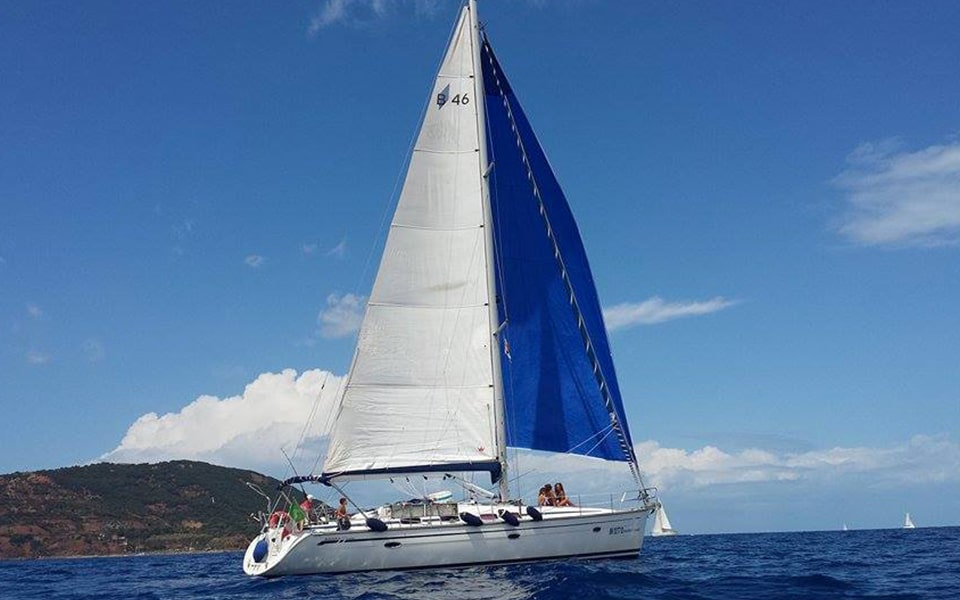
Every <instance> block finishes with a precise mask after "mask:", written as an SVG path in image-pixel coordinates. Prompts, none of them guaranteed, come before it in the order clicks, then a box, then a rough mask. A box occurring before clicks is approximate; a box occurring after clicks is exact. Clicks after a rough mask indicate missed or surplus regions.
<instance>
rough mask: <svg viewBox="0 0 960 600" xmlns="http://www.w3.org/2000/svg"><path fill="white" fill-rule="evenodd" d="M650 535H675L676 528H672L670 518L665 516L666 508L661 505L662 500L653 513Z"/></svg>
mask: <svg viewBox="0 0 960 600" xmlns="http://www.w3.org/2000/svg"><path fill="white" fill-rule="evenodd" d="M650 535H652V536H654V537H660V536H664V535H677V530H676V529H674V528H673V525H671V524H670V519H669V518H668V517H667V509H666V508H664V507H663V502H661V503H660V507H659V508H657V511H656V513H654V517H653V528H652V529H651V530H650Z"/></svg>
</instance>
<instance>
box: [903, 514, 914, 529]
mask: <svg viewBox="0 0 960 600" xmlns="http://www.w3.org/2000/svg"><path fill="white" fill-rule="evenodd" d="M903 528H904V529H916V528H917V526H916V525H914V524H913V519H911V518H910V513H907V516H906V517H904V519H903Z"/></svg>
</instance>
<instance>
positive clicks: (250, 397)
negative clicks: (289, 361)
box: [100, 369, 342, 472]
mask: <svg viewBox="0 0 960 600" xmlns="http://www.w3.org/2000/svg"><path fill="white" fill-rule="evenodd" d="M341 384H342V378H341V377H338V376H336V375H332V374H331V373H329V372H327V371H321V370H319V369H315V370H310V371H304V372H303V373H301V374H300V375H298V374H297V372H296V371H294V370H293V369H286V370H284V371H282V372H280V373H264V374H262V375H260V376H259V377H257V379H256V380H255V381H253V382H252V383H250V384H249V385H247V386H246V388H245V389H244V390H243V393H242V394H241V395H239V396H231V397H227V398H219V397H216V396H200V397H198V398H197V399H196V400H194V401H193V402H191V403H189V404H188V405H186V406H185V407H183V408H182V409H181V410H179V411H177V412H172V413H167V414H165V415H158V414H156V413H153V412H151V413H147V414H145V415H143V416H141V417H140V418H139V419H137V420H136V421H135V422H134V423H133V424H132V425H130V427H129V428H128V429H127V432H126V434H125V435H124V436H123V439H122V440H121V441H120V444H119V445H118V446H117V447H116V448H114V449H113V450H111V451H110V452H108V453H106V454H104V455H103V456H101V457H100V459H101V460H104V461H110V462H156V461H163V460H174V459H191V460H202V461H207V462H212V463H216V464H222V465H229V466H237V467H244V468H254V469H262V470H266V471H267V472H277V471H278V470H281V471H282V470H283V463H284V462H285V461H284V459H283V455H282V452H281V448H284V449H286V450H287V451H292V450H294V449H295V448H297V447H299V448H301V449H308V450H307V451H306V452H305V453H304V454H305V455H304V456H303V460H305V461H307V470H309V468H310V467H311V466H312V464H313V463H314V462H315V461H316V459H317V457H318V455H316V452H310V451H309V449H310V448H312V449H313V450H314V451H316V444H317V442H318V440H319V439H320V438H321V437H322V436H324V435H326V434H327V432H328V429H329V426H330V423H331V417H332V414H331V413H332V411H333V410H334V408H335V406H336V405H337V401H338V398H339V395H340V393H341V389H340V388H341ZM298 441H299V443H298ZM293 458H294V459H295V460H296V458H297V456H296V454H294V455H293Z"/></svg>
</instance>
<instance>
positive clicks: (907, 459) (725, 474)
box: [511, 435, 960, 502]
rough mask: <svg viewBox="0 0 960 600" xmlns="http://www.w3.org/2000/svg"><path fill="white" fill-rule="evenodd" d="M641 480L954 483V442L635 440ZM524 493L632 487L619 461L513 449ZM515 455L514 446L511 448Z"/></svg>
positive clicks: (687, 489)
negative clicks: (780, 445) (801, 447)
mask: <svg viewBox="0 0 960 600" xmlns="http://www.w3.org/2000/svg"><path fill="white" fill-rule="evenodd" d="M634 449H635V451H636V453H637V457H638V460H639V461H640V469H641V472H642V473H643V476H644V480H645V481H644V483H645V484H646V485H648V486H655V487H657V488H658V489H659V490H660V491H661V492H662V493H664V492H665V493H666V494H667V495H668V496H671V497H677V496H685V497H699V496H702V495H703V494H707V495H710V494H712V493H713V492H715V491H716V490H719V489H725V490H726V489H729V488H730V486H735V487H736V488H737V489H740V490H742V492H743V495H744V496H747V495H750V494H754V493H757V486H764V485H766V486H769V485H771V484H789V485H792V486H804V485H807V486H810V487H814V488H821V487H822V488H827V487H837V486H852V487H862V488H877V489H889V490H897V489H902V488H904V487H908V486H916V485H930V484H940V483H960V444H958V443H956V442H954V441H952V440H951V439H950V438H949V437H947V436H924V435H918V436H915V437H913V438H912V439H910V440H909V441H908V442H906V443H903V444H899V445H896V446H892V447H888V448H870V447H854V448H843V447H836V448H830V449H824V450H811V451H808V452H799V453H781V452H775V451H770V450H767V449H761V448H748V449H744V450H740V451H737V452H730V451H725V450H723V449H720V448H718V447H715V446H712V445H708V446H704V447H702V448H697V449H693V450H688V449H684V448H669V447H663V446H661V445H660V444H659V443H658V442H656V441H652V440H648V441H644V442H640V443H638V444H635V446H634ZM517 454H518V456H519V464H520V467H521V469H520V470H521V472H522V473H523V475H524V477H523V480H524V481H522V482H521V484H520V487H521V491H522V493H524V494H525V495H526V496H531V495H533V494H535V492H536V489H537V488H538V487H539V486H540V485H542V483H543V482H545V481H558V480H559V481H563V482H564V484H566V487H567V489H568V490H570V489H575V490H577V493H578V494H580V495H581V496H582V500H583V501H584V502H588V501H589V498H591V497H593V498H595V499H600V500H602V499H604V498H607V497H608V494H609V492H610V491H616V490H627V489H630V487H631V485H632V481H631V479H630V476H629V471H628V470H627V468H626V466H625V465H624V464H623V463H615V462H607V461H601V460H597V459H592V458H585V457H581V456H574V455H569V454H561V455H556V454H546V453H540V452H531V451H519V452H518V453H517ZM511 456H513V453H511Z"/></svg>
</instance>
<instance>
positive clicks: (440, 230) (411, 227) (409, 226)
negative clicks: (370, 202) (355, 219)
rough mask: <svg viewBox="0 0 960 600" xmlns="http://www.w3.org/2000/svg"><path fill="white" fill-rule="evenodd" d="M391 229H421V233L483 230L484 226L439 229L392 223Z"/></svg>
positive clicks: (455, 226) (453, 226)
mask: <svg viewBox="0 0 960 600" xmlns="http://www.w3.org/2000/svg"><path fill="white" fill-rule="evenodd" d="M390 228H391V229H393V228H397V229H419V230H421V231H437V232H443V231H469V230H471V229H482V228H483V225H452V226H449V227H437V226H429V225H417V224H413V223H391V224H390Z"/></svg>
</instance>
